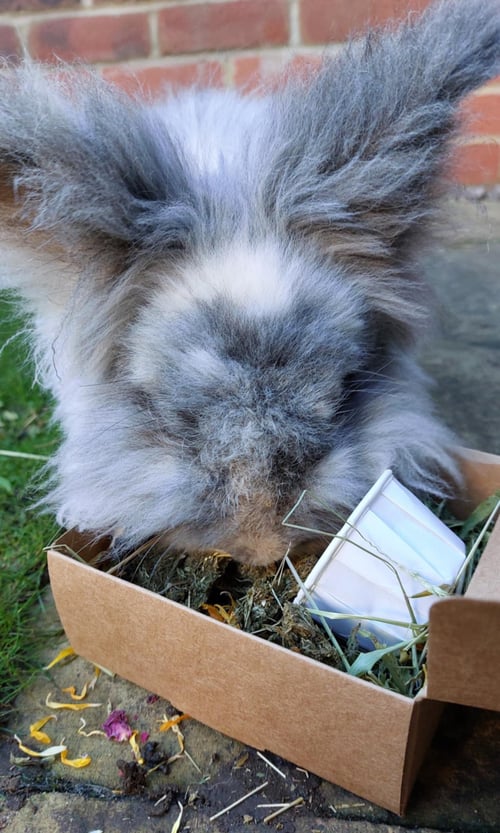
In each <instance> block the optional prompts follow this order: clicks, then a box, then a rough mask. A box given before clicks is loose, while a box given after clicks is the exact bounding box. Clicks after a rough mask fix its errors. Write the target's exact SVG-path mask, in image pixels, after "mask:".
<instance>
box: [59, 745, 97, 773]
mask: <svg viewBox="0 0 500 833" xmlns="http://www.w3.org/2000/svg"><path fill="white" fill-rule="evenodd" d="M91 761H92V758H91V757H90V755H85V756H84V757H83V758H73V759H72V760H70V759H69V758H68V750H67V749H66V747H65V748H64V750H63V751H61V762H62V763H63V764H65V765H66V766H72V767H73V768H74V769H81V768H82V767H84V766H88V765H89V764H90V763H91Z"/></svg>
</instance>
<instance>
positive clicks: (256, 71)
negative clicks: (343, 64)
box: [232, 53, 321, 91]
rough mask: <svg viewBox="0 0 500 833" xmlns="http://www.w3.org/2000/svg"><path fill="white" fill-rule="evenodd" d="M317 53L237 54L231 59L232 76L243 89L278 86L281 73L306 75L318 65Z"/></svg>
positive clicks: (319, 58)
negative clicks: (291, 55) (291, 54)
mask: <svg viewBox="0 0 500 833" xmlns="http://www.w3.org/2000/svg"><path fill="white" fill-rule="evenodd" d="M320 62H321V57H320V56H318V55H294V56H293V57H291V58H290V54H289V53H282V54H269V55H239V56H238V57H235V58H233V59H232V67H233V71H232V78H233V83H234V84H235V86H237V87H239V88H240V89H243V90H244V91H250V90H258V89H259V87H261V86H262V85H264V87H265V88H269V87H270V88H271V89H272V88H273V87H276V86H278V84H279V83H280V81H281V79H282V77H283V75H285V74H286V75H302V76H304V77H307V76H309V75H310V73H311V72H314V70H315V69H316V68H317V67H318V65H319V64H320Z"/></svg>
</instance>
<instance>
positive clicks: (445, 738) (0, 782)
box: [0, 203, 500, 833]
mask: <svg viewBox="0 0 500 833" xmlns="http://www.w3.org/2000/svg"><path fill="white" fill-rule="evenodd" d="M450 213H451V216H452V220H453V222H452V223H451V224H450V226H451V227H452V229H453V230H452V231H451V232H450V231H447V232H446V234H445V235H443V236H442V238H441V241H440V242H439V245H438V246H437V248H436V250H435V252H434V253H433V254H432V255H427V256H426V257H425V258H424V260H423V263H424V268H425V270H426V272H427V274H428V277H429V281H430V283H431V285H433V286H434V287H435V291H436V294H437V296H438V298H439V300H440V303H441V308H442V313H443V314H442V319H443V330H442V332H441V334H440V335H439V336H437V337H436V338H435V339H434V341H433V343H432V344H431V346H430V347H429V349H428V350H427V351H426V354H425V363H426V365H427V367H428V368H429V370H430V371H432V373H433V375H434V376H435V377H436V379H437V385H436V399H437V402H438V405H439V407H440V408H441V411H442V413H443V415H444V417H445V419H446V420H447V421H448V422H449V423H450V424H451V425H452V426H453V427H454V428H455V430H456V431H457V432H459V434H460V435H461V439H462V442H463V443H464V444H468V445H470V446H472V447H476V448H482V449H483V450H486V451H493V452H497V453H500V407H499V405H500V314H499V313H500V204H499V203H491V204H486V205H483V204H481V205H479V206H476V205H473V204H463V203H450ZM44 615H45V618H44V620H43V622H40V627H44V628H45V627H52V628H53V627H54V622H55V621H56V620H55V618H54V617H55V614H54V611H53V608H51V605H50V602H49V603H48V604H47V606H46V612H45V614H44ZM56 650H57V647H56V645H55V643H54V642H52V643H51V644H50V645H48V646H47V655H46V656H45V657H43V658H42V661H46V660H47V659H48V658H49V657H51V656H52V655H53V654H54V653H55V652H56ZM92 674H93V669H92V666H90V665H89V663H86V662H85V661H84V660H82V659H80V658H77V659H76V660H75V661H74V662H72V663H70V664H68V665H66V666H56V668H54V669H53V670H52V671H51V672H44V673H43V674H40V676H39V677H38V678H37V680H36V681H35V683H34V684H33V685H32V686H31V687H30V689H29V690H28V691H26V692H25V693H24V694H23V695H22V696H21V697H20V698H19V699H18V701H17V703H16V711H15V712H14V713H13V715H12V719H11V722H10V725H9V730H10V733H13V732H17V733H18V734H19V735H20V736H21V737H22V738H23V739H24V740H26V739H27V737H28V735H29V725H30V723H32V722H33V721H34V720H36V719H37V718H39V717H41V716H42V715H43V714H45V713H46V712H47V708H46V706H45V698H46V696H47V695H48V694H49V693H51V694H52V696H54V697H55V696H57V697H59V698H60V697H61V688H63V687H66V686H67V685H75V686H76V687H77V689H79V688H81V686H82V685H83V682H84V681H85V680H88V679H90V677H91V676H92ZM148 694H149V693H148V692H147V691H145V690H143V689H141V688H139V687H137V686H134V685H132V684H130V683H127V682H126V681H124V680H120V679H119V678H110V677H107V676H106V675H101V677H100V678H99V680H98V682H97V684H96V688H95V691H94V692H93V693H92V699H93V700H95V702H102V704H103V705H102V707H101V708H100V709H95V710H89V711H88V712H83V713H82V715H83V716H84V717H85V720H86V721H87V726H86V729H88V728H97V727H99V726H100V725H101V724H102V720H103V719H104V717H105V716H106V713H107V710H108V708H109V706H108V703H109V704H110V706H111V707H112V708H122V709H124V710H125V711H126V712H127V714H128V715H129V718H130V721H131V723H133V724H134V726H135V727H137V728H138V729H139V730H140V731H142V732H148V733H149V734H150V738H151V740H154V741H157V742H158V743H160V744H161V746H162V748H163V749H164V750H165V754H166V755H168V756H170V757H171V756H173V755H174V754H175V752H176V750H177V751H178V750H179V740H178V738H177V736H176V735H175V734H174V732H173V731H169V732H168V733H165V735H162V734H160V733H159V732H158V726H159V722H158V721H160V720H161V718H162V716H163V713H164V712H167V713H168V714H170V713H171V711H170V707H169V704H167V703H165V702H164V701H161V700H154V699H153V701H151V698H148ZM289 696H293V692H291V693H290V694H289ZM499 696H500V695H499ZM97 698H99V699H97ZM88 699H90V698H88ZM90 711H91V712H92V713H90ZM80 716H81V715H80V714H79V713H65V714H63V715H61V716H60V717H59V719H58V722H57V729H55V728H53V726H52V725H51V724H48V726H47V727H46V728H47V730H48V731H49V732H50V733H51V735H52V736H53V737H54V741H55V742H59V740H60V739H61V738H62V737H64V738H65V743H66V744H67V745H68V749H70V750H71V755H72V756H77V755H81V754H84V753H88V754H90V755H91V757H92V763H91V765H90V766H88V767H86V768H84V769H70V768H68V767H65V766H63V765H62V764H61V763H55V764H49V765H46V766H41V765H30V766H17V765H13V764H12V759H11V756H12V755H13V756H14V758H17V757H19V756H20V755H21V754H22V753H20V752H19V750H18V747H17V743H15V742H14V741H13V739H12V734H10V735H4V736H3V737H2V738H0V831H7V833H59V831H61V833H63V831H64V833H93V831H102V833H118V831H120V833H121V831H123V830H133V831H135V833H142V831H144V833H146V831H147V833H160V831H161V832H162V833H164V831H171V830H172V829H173V827H174V825H175V821H176V819H177V817H178V814H179V806H178V802H179V801H180V802H181V804H182V805H183V806H184V807H185V809H184V816H183V819H182V823H181V824H180V830H190V831H192V833H196V831H205V830H206V831H213V833H219V831H220V833H227V832H228V831H237V832H238V833H239V832H240V831H241V833H244V831H248V830H255V831H261V830H262V831H263V830H269V829H274V830H281V831H283V833H292V832H293V831H296V833H302V831H304V833H306V831H307V833H314V831H318V833H320V831H321V833H323V832H324V831H329V833H344V832H345V833H403V831H404V830H408V829H409V828H410V829H412V830H418V831H420V833H431V831H441V833H451V832H452V831H454V833H498V831H499V830H500V800H499V797H500V767H499V761H500V755H499V752H500V714H497V713H494V712H486V711H479V710H474V709H466V708H462V707H448V708H447V710H446V712H445V717H444V720H443V722H442V724H441V726H440V728H439V730H438V733H437V735H436V738H435V740H434V742H433V744H432V746H431V748H430V750H429V754H428V756H427V759H426V761H425V763H424V766H423V768H422V771H421V773H420V776H419V778H418V781H417V784H416V787H415V790H414V793H413V796H412V799H411V801H410V805H409V807H408V812H407V814H406V816H405V817H404V818H403V819H400V818H398V817H397V816H394V815H393V814H391V813H388V812H387V811H385V810H382V809H381V808H379V807H377V806H375V805H373V804H370V803H369V802H366V801H364V800H363V799H360V798H358V797H356V796H353V795H351V794H350V793H347V792H346V791H344V790H342V789H340V788H339V787H336V786H335V785H333V784H329V783H328V782H325V781H321V780H320V779H319V778H316V777H315V776H313V775H308V774H307V773H304V772H303V771H300V770H298V769H297V768H296V767H294V766H293V765H292V764H289V763H287V762H285V761H280V760H279V759H276V758H275V757H274V756H269V759H270V760H271V759H272V761H273V762H274V763H275V764H276V765H277V766H278V767H279V768H280V769H281V771H282V772H283V773H284V775H285V779H282V778H281V777H280V776H279V775H277V774H276V773H274V772H273V770H271V769H270V768H269V767H268V765H267V764H266V763H265V762H264V761H262V759H260V758H259V757H258V756H257V754H256V752H255V751H254V750H251V749H247V748H246V747H243V746H242V745H241V744H239V743H237V742H235V741H232V740H231V739H229V738H226V737H224V736H223V735H220V734H218V733H217V732H213V731H212V730H210V729H208V728H207V727H205V726H202V725H201V724H199V723H196V722H195V721H191V720H189V721H188V720H186V721H185V722H183V723H182V724H181V725H180V728H181V729H182V733H183V736H184V740H185V747H186V750H187V751H188V752H189V754H190V756H191V759H192V760H190V759H189V758H187V757H186V756H184V757H183V758H182V759H179V760H176V761H174V762H172V764H171V765H170V770H169V772H168V773H167V774H163V773H160V772H157V773H156V774H154V775H151V776H148V781H147V784H146V787H145V788H142V787H141V786H140V784H138V783H137V782H134V778H133V777H132V776H131V775H130V773H129V776H130V777H128V779H127V778H124V776H123V774H122V775H120V772H121V771H122V772H123V771H124V767H123V764H117V761H120V760H121V761H124V760H125V761H126V762H127V763H129V764H130V763H132V762H133V754H132V751H131V748H130V747H129V746H128V745H127V744H117V743H115V742H112V741H109V740H108V739H106V738H103V737H102V736H92V737H90V738H85V737H84V736H82V735H79V734H78V728H80ZM297 717H298V719H301V720H303V721H304V735H305V742H306V738H307V716H304V715H298V716H297ZM193 762H194V763H193ZM120 767H121V769H120ZM125 769H126V768H125ZM376 777H377V773H374V778H376ZM264 780H268V781H269V786H268V787H267V788H266V789H265V790H263V791H262V793H259V794H258V795H256V796H255V797H254V798H252V799H249V801H248V802H246V803H245V804H244V805H242V806H241V807H239V808H237V809H235V810H234V811H232V812H230V813H228V814H226V815H224V816H221V817H220V818H219V819H217V820H215V821H210V817H211V816H212V815H213V814H214V813H216V812H217V811H218V810H220V809H221V808H223V807H225V806H227V805H228V804H230V803H231V802H232V801H234V800H235V799H236V798H237V797H239V796H241V795H243V794H245V793H246V792H248V790H250V789H252V788H254V787H255V786H258V785H259V784H262V782H263V781H264ZM127 790H136V793H135V794H127ZM163 796H167V798H165V799H163V800H161V799H162V797H163ZM298 796H303V797H304V799H305V803H304V805H303V806H300V807H297V808H294V809H292V810H289V811H288V812H287V813H285V814H283V815H282V816H281V817H280V818H278V819H276V820H274V821H272V822H270V823H269V824H264V823H263V818H264V814H265V813H266V812H268V811H267V810H265V809H263V808H259V807H258V806H257V805H258V804H259V803H273V802H277V801H280V802H283V801H291V800H293V799H294V798H296V797H298ZM158 801H160V804H158V805H157V806H156V807H155V804H157V802H158ZM169 804H170V807H169V809H168V810H167V807H168V806H169ZM158 808H159V809H158ZM164 809H165V810H167V811H166V813H165V814H164V815H161V816H158V815H155V814H156V813H157V812H160V811H162V810H164Z"/></svg>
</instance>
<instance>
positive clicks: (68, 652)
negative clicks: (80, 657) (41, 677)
mask: <svg viewBox="0 0 500 833" xmlns="http://www.w3.org/2000/svg"><path fill="white" fill-rule="evenodd" d="M68 657H76V654H75V652H74V650H73V648H72V647H71V646H69V647H67V648H63V649H62V651H59V653H58V655H57V656H56V657H54V659H53V660H52V662H49V664H48V665H45V666H44V669H43V670H44V671H48V670H49V669H50V668H53V667H54V665H57V663H58V662H62V661H63V659H67V658H68Z"/></svg>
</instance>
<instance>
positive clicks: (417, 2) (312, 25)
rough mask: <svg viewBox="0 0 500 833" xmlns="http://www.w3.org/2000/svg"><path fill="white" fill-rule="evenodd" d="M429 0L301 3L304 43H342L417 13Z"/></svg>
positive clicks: (308, 0)
mask: <svg viewBox="0 0 500 833" xmlns="http://www.w3.org/2000/svg"><path fill="white" fill-rule="evenodd" d="M429 2H430V0H300V7H299V15H300V27H301V32H302V40H303V42H304V43H305V44H320V43H327V42H332V41H337V42H339V41H344V40H346V39H347V38H348V37H350V36H353V35H356V34H358V33H359V32H363V31H364V30H365V29H366V28H367V27H368V26H373V25H380V24H381V23H386V22H387V21H388V20H392V19H398V18H399V19H401V18H403V17H406V16H407V14H408V13H409V12H420V11H422V10H423V9H425V7H426V6H428V5H429Z"/></svg>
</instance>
